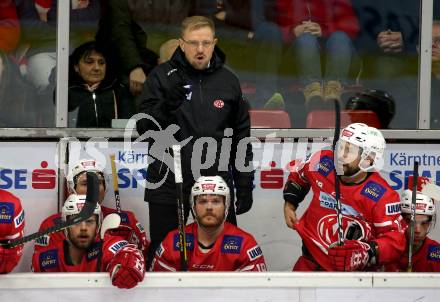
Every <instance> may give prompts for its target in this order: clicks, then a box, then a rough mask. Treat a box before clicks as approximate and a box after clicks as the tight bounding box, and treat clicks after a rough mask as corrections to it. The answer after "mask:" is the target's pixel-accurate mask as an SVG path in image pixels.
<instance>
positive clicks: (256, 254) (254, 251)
mask: <svg viewBox="0 0 440 302" xmlns="http://www.w3.org/2000/svg"><path fill="white" fill-rule="evenodd" d="M246 253H247V255H248V257H249V260H251V261H253V260H255V259H258V258H260V257H261V256H263V251H262V250H261V248H260V247H259V246H258V245H256V246H254V247H253V248H251V249H248V251H247V252H246Z"/></svg>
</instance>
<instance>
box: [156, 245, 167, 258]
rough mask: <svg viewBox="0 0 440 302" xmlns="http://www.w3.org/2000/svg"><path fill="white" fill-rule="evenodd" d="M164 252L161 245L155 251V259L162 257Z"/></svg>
mask: <svg viewBox="0 0 440 302" xmlns="http://www.w3.org/2000/svg"><path fill="white" fill-rule="evenodd" d="M164 251H165V249H164V248H163V245H162V243H161V244H160V245H159V246H158V247H157V249H156V255H157V257H162V255H163V252H164Z"/></svg>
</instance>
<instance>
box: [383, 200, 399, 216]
mask: <svg viewBox="0 0 440 302" xmlns="http://www.w3.org/2000/svg"><path fill="white" fill-rule="evenodd" d="M385 214H386V215H395V214H400V202H394V203H390V204H387V206H386V210H385Z"/></svg>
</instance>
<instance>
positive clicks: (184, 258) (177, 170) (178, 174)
mask: <svg viewBox="0 0 440 302" xmlns="http://www.w3.org/2000/svg"><path fill="white" fill-rule="evenodd" d="M173 158H174V177H175V181H176V189H177V220H178V223H179V227H178V229H179V251H180V268H181V270H182V271H187V270H188V255H187V252H186V234H185V210H184V206H183V191H182V183H183V178H182V165H181V158H180V145H173Z"/></svg>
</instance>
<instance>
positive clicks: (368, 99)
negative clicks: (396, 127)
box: [345, 89, 396, 128]
mask: <svg viewBox="0 0 440 302" xmlns="http://www.w3.org/2000/svg"><path fill="white" fill-rule="evenodd" d="M345 109H347V110H351V109H360V110H371V111H373V112H374V113H376V115H377V117H378V118H379V120H380V123H381V126H382V127H381V128H388V125H389V124H390V122H391V120H392V118H393V116H394V113H395V112H396V105H395V102H394V98H393V96H392V95H391V94H389V93H388V92H385V91H383V90H376V89H368V90H364V91H362V92H358V93H356V95H355V96H352V97H350V98H349V99H348V101H347V104H346V105H345Z"/></svg>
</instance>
